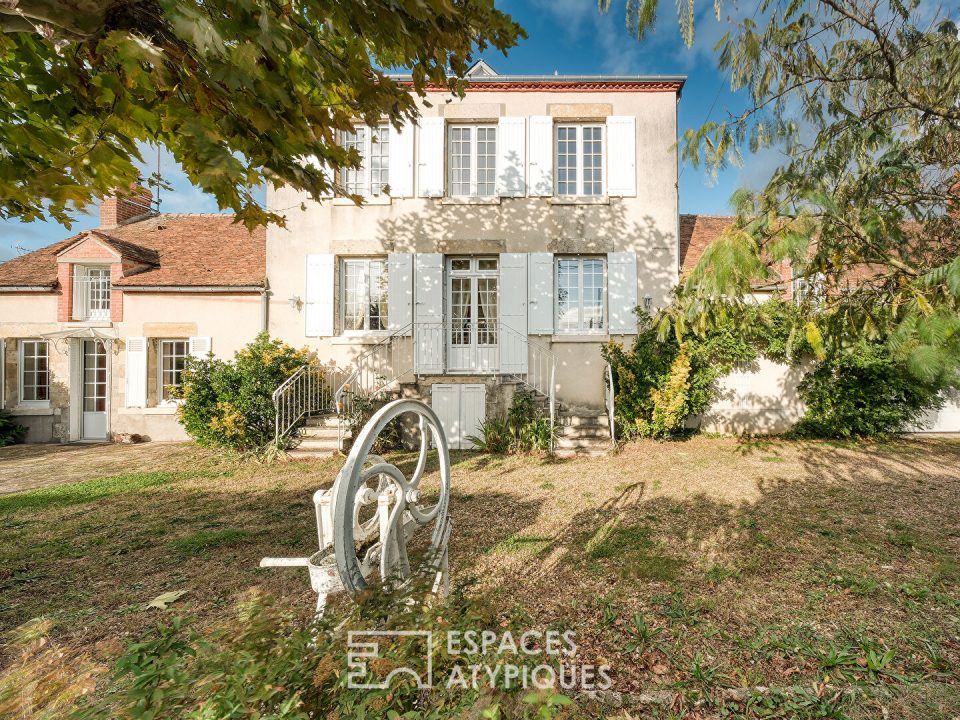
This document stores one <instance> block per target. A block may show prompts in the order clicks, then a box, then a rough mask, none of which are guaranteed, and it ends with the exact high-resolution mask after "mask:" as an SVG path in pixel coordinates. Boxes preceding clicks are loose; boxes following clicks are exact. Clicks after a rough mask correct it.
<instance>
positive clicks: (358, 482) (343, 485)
mask: <svg viewBox="0 0 960 720" xmlns="http://www.w3.org/2000/svg"><path fill="white" fill-rule="evenodd" d="M405 413H412V414H414V415H416V416H417V418H418V421H419V427H420V456H419V458H418V459H417V465H416V468H415V469H414V472H413V476H412V477H411V478H410V479H409V480H407V478H406V477H405V476H404V474H403V472H402V471H401V470H400V469H399V468H398V467H396V466H395V465H393V464H391V463H388V462H386V460H384V459H383V458H381V457H379V456H377V455H373V454H371V450H372V449H373V445H374V443H375V442H376V440H377V438H378V437H379V436H380V433H381V432H383V430H384V428H386V426H387V424H388V423H390V422H391V421H393V420H395V419H396V418H398V417H399V416H400V415H403V414H405ZM431 440H432V442H433V445H434V447H436V448H437V452H438V454H439V459H440V490H439V497H438V499H437V502H436V503H435V504H433V505H432V506H425V505H424V504H423V499H422V498H421V493H420V481H421V480H422V478H423V472H424V469H425V468H426V465H427V452H428V451H429V449H430V443H431ZM371 491H374V492H371ZM374 494H377V495H378V496H379V497H380V498H381V499H380V500H379V501H380V502H387V503H389V515H387V516H385V519H382V520H381V521H380V522H379V523H378V529H379V533H377V531H376V529H375V528H374V527H373V526H372V525H371V524H370V523H369V521H368V522H358V519H359V511H360V508H359V505H360V504H361V503H366V502H370V498H371V497H372V496H373V495H374ZM449 502H450V451H449V449H448V448H447V440H446V437H445V436H444V433H443V428H442V427H441V425H440V420H439V418H437V416H436V414H435V413H434V412H433V410H432V409H431V408H430V407H429V406H428V405H426V404H424V403H422V402H420V401H419V400H394V401H393V402H391V403H388V404H387V405H385V406H383V407H382V408H380V410H378V411H377V412H376V414H374V416H373V417H372V418H370V420H369V421H368V422H367V424H366V425H365V426H364V427H363V430H362V431H361V432H360V434H359V435H358V436H357V438H356V439H355V440H354V443H353V448H352V449H351V451H350V455H349V456H348V457H347V462H346V464H344V466H343V469H342V470H341V471H340V473H339V475H337V479H336V481H335V482H334V485H333V503H332V504H333V517H334V528H335V535H334V538H333V548H334V555H335V559H336V566H337V573H338V574H339V576H340V579H341V581H342V582H343V587H344V589H345V590H346V591H347V592H350V593H356V592H359V591H361V590H364V589H365V588H366V587H367V581H366V579H365V577H364V575H365V572H366V573H367V574H370V572H371V570H372V569H373V567H374V566H379V574H380V578H381V580H383V581H384V582H386V583H397V582H401V583H402V582H404V581H406V580H408V579H409V578H410V576H411V574H412V573H413V572H414V571H415V570H417V567H413V568H411V563H410V558H409V556H408V553H407V547H408V544H409V543H410V541H411V540H412V538H413V536H414V535H415V534H416V533H418V532H419V533H423V535H424V536H425V534H426V533H427V532H429V533H430V543H429V546H428V547H427V549H426V551H425V553H424V556H425V560H426V562H427V563H428V566H429V569H431V570H433V571H438V570H439V567H440V564H441V563H442V562H443V561H445V558H446V543H447V539H448V537H449V532H450V529H449V518H448V517H447V511H448V506H449ZM375 534H376V535H379V537H378V538H377V539H376V540H375V541H372V542H370V543H369V544H367V545H366V546H364V543H365V542H367V541H370V540H372V536H374V535H375ZM358 552H359V553H360V554H362V555H363V557H360V554H358Z"/></svg>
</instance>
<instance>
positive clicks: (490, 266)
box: [477, 258, 497, 270]
mask: <svg viewBox="0 0 960 720" xmlns="http://www.w3.org/2000/svg"><path fill="white" fill-rule="evenodd" d="M477 267H479V268H480V269H481V270H496V269H497V259H496V258H480V260H478V261H477Z"/></svg>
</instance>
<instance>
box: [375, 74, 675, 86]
mask: <svg viewBox="0 0 960 720" xmlns="http://www.w3.org/2000/svg"><path fill="white" fill-rule="evenodd" d="M387 77H389V78H390V79H391V80H399V81H409V82H413V76H412V75H403V74H398V75H387ZM462 79H463V80H466V81H467V82H468V83H470V84H471V85H483V84H485V83H492V84H497V83H512V82H542V83H560V84H563V83H571V82H654V83H655V82H678V83H685V82H686V81H687V76H686V75H490V76H485V77H471V78H462Z"/></svg>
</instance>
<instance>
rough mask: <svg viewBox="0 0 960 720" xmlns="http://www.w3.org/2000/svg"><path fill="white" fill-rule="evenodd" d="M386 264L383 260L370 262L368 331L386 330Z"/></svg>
mask: <svg viewBox="0 0 960 720" xmlns="http://www.w3.org/2000/svg"><path fill="white" fill-rule="evenodd" d="M387 282H388V280H387V264H386V263H385V262H384V261H383V260H371V261H370V281H369V287H370V300H369V303H370V311H369V312H370V327H369V328H367V329H368V330H386V329H387Z"/></svg>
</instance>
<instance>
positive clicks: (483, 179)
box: [477, 127, 497, 197]
mask: <svg viewBox="0 0 960 720" xmlns="http://www.w3.org/2000/svg"><path fill="white" fill-rule="evenodd" d="M496 191H497V129H496V128H495V127H480V128H477V195H479V196H481V197H491V196H493V195H495V194H496Z"/></svg>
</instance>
